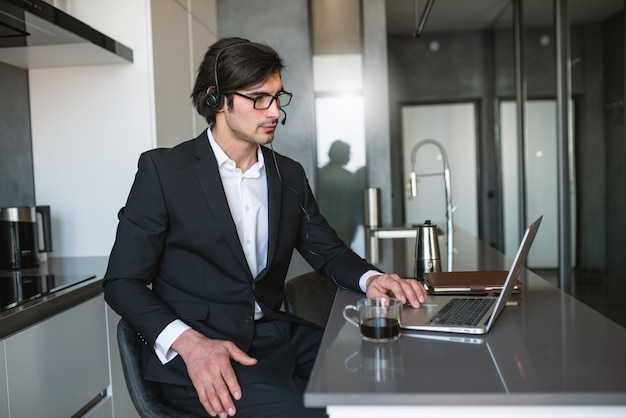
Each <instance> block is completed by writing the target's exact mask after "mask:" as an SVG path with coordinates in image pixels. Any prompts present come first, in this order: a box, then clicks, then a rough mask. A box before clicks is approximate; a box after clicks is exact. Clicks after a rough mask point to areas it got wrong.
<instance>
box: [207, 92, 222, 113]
mask: <svg viewBox="0 0 626 418" xmlns="http://www.w3.org/2000/svg"><path fill="white" fill-rule="evenodd" d="M219 96H220V94H219V93H218V92H217V89H216V88H215V87H211V88H210V89H209V90H208V91H207V95H206V104H207V106H209V108H210V109H212V110H217V109H219V108H220V107H221V104H220V102H221V100H220V97H219Z"/></svg>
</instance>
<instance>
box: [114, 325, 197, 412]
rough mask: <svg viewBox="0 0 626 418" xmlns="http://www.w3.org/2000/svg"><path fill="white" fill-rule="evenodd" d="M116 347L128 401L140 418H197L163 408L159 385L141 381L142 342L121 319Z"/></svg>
mask: <svg viewBox="0 0 626 418" xmlns="http://www.w3.org/2000/svg"><path fill="white" fill-rule="evenodd" d="M117 344H118V347H119V350H120V359H121V361H122V370H123V371H124V379H125V380H126V387H127V388H128V393H129V394H130V399H131V400H132V401H133V405H135V409H137V412H138V413H139V415H140V416H141V417H142V418H198V417H197V415H192V414H189V413H185V412H181V411H179V410H176V409H174V408H172V407H170V406H167V405H166V404H165V403H164V400H163V394H162V392H161V388H160V387H159V385H158V384H157V383H155V382H151V381H148V380H144V378H143V370H142V366H141V363H142V360H141V358H142V347H141V346H142V344H143V342H142V340H141V338H140V337H139V334H137V332H136V331H135V330H134V329H133V328H132V327H131V326H130V324H129V323H128V322H127V321H126V320H125V319H124V318H122V319H120V321H119V322H118V324H117Z"/></svg>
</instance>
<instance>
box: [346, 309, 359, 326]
mask: <svg viewBox="0 0 626 418" xmlns="http://www.w3.org/2000/svg"><path fill="white" fill-rule="evenodd" d="M349 310H354V311H357V312H358V311H359V308H357V307H356V306H354V305H346V307H345V308H343V317H344V318H346V321H348V322H350V323H351V324H352V325H354V326H355V327H357V328H359V324H358V323H357V322H355V321H354V320H353V319H352V318H350V317H349V316H348V311H349Z"/></svg>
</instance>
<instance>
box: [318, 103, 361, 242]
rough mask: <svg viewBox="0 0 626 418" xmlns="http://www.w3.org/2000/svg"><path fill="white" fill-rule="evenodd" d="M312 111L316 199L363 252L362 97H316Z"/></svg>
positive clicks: (344, 235)
mask: <svg viewBox="0 0 626 418" xmlns="http://www.w3.org/2000/svg"><path fill="white" fill-rule="evenodd" d="M315 113H316V116H315V118H316V131H317V135H316V136H317V161H318V174H317V184H318V186H317V191H318V192H317V201H318V204H319V206H320V210H321V211H322V213H323V214H324V216H325V217H326V219H327V220H328V222H329V223H330V224H331V226H332V227H333V228H335V230H336V231H337V233H338V234H339V237H340V238H341V239H342V240H343V241H344V242H345V243H347V244H348V245H350V244H352V247H353V249H355V250H358V252H360V253H364V238H363V236H362V233H363V231H362V224H363V187H364V186H365V178H364V168H365V131H364V126H365V125H364V114H363V98H362V97H358V96H337V97H319V98H317V99H316V100H315ZM338 115H341V117H340V118H339V117H337V116H338Z"/></svg>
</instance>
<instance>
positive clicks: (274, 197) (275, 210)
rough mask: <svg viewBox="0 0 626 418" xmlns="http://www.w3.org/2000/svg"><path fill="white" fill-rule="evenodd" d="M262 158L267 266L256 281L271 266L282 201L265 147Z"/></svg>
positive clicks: (277, 178)
mask: <svg viewBox="0 0 626 418" xmlns="http://www.w3.org/2000/svg"><path fill="white" fill-rule="evenodd" d="M261 151H262V152H263V158H264V159H265V172H266V173H267V195H268V196H267V212H268V218H269V219H268V247H267V265H266V267H265V268H264V269H263V270H262V271H261V272H260V273H259V275H258V279H261V278H262V277H263V276H264V275H265V273H266V272H267V270H268V268H269V266H271V265H272V260H273V259H274V254H275V252H276V243H277V242H278V236H277V235H278V229H279V228H278V224H279V222H280V208H281V201H282V191H283V188H282V182H281V180H280V177H279V175H278V172H277V171H276V163H275V162H274V153H273V152H272V151H270V150H268V149H267V148H265V147H261Z"/></svg>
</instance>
